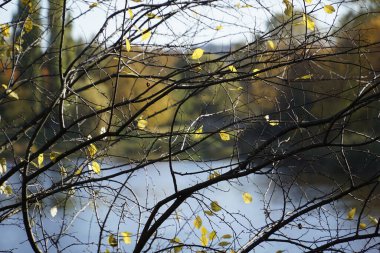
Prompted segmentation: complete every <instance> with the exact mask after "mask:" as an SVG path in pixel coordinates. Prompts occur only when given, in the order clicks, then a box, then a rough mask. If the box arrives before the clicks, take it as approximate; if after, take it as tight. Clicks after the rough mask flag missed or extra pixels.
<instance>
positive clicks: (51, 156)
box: [50, 151, 60, 162]
mask: <svg viewBox="0 0 380 253" xmlns="http://www.w3.org/2000/svg"><path fill="white" fill-rule="evenodd" d="M59 154H60V153H58V152H54V151H53V152H51V153H50V160H51V161H52V162H55V160H57V157H58V156H59Z"/></svg>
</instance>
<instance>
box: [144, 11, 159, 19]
mask: <svg viewBox="0 0 380 253" xmlns="http://www.w3.org/2000/svg"><path fill="white" fill-rule="evenodd" d="M146 16H147V17H148V18H156V17H157V16H156V14H154V13H152V12H149V13H148V14H146Z"/></svg>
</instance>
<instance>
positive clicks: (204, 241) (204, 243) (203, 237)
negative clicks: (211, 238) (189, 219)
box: [200, 234, 208, 246]
mask: <svg viewBox="0 0 380 253" xmlns="http://www.w3.org/2000/svg"><path fill="white" fill-rule="evenodd" d="M200 241H201V245H202V246H207V245H208V238H207V235H205V234H202V235H201V240H200Z"/></svg>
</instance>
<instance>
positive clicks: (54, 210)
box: [50, 206, 58, 218]
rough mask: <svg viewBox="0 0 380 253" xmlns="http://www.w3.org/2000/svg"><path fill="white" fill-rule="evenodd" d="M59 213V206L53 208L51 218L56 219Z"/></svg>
mask: <svg viewBox="0 0 380 253" xmlns="http://www.w3.org/2000/svg"><path fill="white" fill-rule="evenodd" d="M57 213H58V208H57V206H53V207H52V208H50V215H51V217H53V218H54V217H55V216H56V215H57Z"/></svg>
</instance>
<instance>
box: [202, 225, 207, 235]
mask: <svg viewBox="0 0 380 253" xmlns="http://www.w3.org/2000/svg"><path fill="white" fill-rule="evenodd" d="M200 230H201V235H207V233H208V231H207V228H206V227H204V226H202V227H201V229H200Z"/></svg>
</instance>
